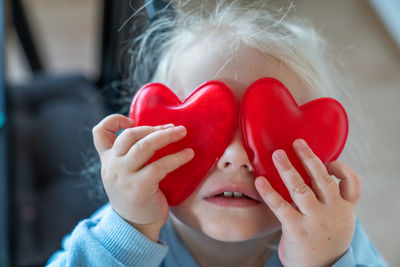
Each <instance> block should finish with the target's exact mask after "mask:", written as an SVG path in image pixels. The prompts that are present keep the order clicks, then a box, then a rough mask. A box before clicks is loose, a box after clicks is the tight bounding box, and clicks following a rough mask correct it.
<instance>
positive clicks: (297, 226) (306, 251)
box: [256, 140, 361, 267]
mask: <svg viewBox="0 0 400 267" xmlns="http://www.w3.org/2000/svg"><path fill="white" fill-rule="evenodd" d="M301 141H302V140H296V141H295V142H294V143H293V147H294V150H295V152H296V154H297V156H298V157H299V159H300V160H301V162H302V164H303V166H304V168H305V169H306V171H307V173H308V175H309V176H310V178H311V179H312V187H313V190H312V189H311V188H310V187H309V186H307V185H306V184H305V183H304V180H303V179H302V178H301V177H300V175H299V174H298V172H297V171H296V169H295V168H294V167H293V166H292V164H291V163H290V161H289V159H288V158H287V156H286V154H285V153H284V151H283V150H277V151H275V152H274V153H273V156H272V158H273V161H274V164H275V166H276V168H277V170H278V172H279V174H280V176H281V178H282V180H283V181H284V183H285V185H286V187H287V188H288V190H289V192H290V195H291V197H292V199H293V201H294V203H295V205H296V207H293V206H292V205H290V204H289V203H288V202H287V201H285V200H284V199H283V198H282V197H281V196H280V195H279V194H278V193H277V192H276V191H275V190H274V189H273V188H272V186H271V185H270V184H269V182H268V181H267V180H266V179H265V178H264V177H258V178H257V179H256V188H257V190H258V193H259V194H260V195H261V197H262V198H263V199H264V201H265V202H266V204H267V205H268V206H269V207H270V209H271V210H272V211H273V212H274V214H275V216H276V217H277V218H278V219H279V221H280V222H281V224H282V237H281V240H280V243H279V248H278V255H279V258H280V260H281V262H282V263H283V264H284V265H285V266H296V267H300V266H307V267H312V266H331V265H332V264H333V263H335V262H336V261H337V260H338V259H339V258H340V257H341V256H342V255H343V254H344V253H345V252H346V251H347V250H348V248H349V247H350V243H351V241H352V239H353V234H354V229H355V224H356V216H355V206H356V204H357V202H358V200H359V198H360V195H361V182H360V178H359V177H358V176H357V174H356V173H355V172H354V171H353V170H352V169H351V168H349V167H348V166H346V165H345V164H344V163H342V162H339V161H333V162H330V163H328V164H326V165H324V164H323V163H322V162H321V161H320V160H319V158H318V157H317V156H316V155H315V154H314V153H313V152H312V151H311V149H310V147H309V146H308V145H307V144H306V143H305V142H301ZM302 144H303V145H302ZM330 175H334V176H335V177H337V178H338V179H340V180H341V181H340V183H339V186H338V185H337V184H336V182H335V180H334V179H333V178H332V177H330Z"/></svg>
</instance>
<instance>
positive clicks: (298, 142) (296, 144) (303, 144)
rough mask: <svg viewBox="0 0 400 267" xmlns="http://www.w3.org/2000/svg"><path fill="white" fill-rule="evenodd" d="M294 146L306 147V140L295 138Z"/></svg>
mask: <svg viewBox="0 0 400 267" xmlns="http://www.w3.org/2000/svg"><path fill="white" fill-rule="evenodd" d="M294 146H295V147H297V148H304V147H306V142H305V141H304V140H303V139H297V140H296V141H294Z"/></svg>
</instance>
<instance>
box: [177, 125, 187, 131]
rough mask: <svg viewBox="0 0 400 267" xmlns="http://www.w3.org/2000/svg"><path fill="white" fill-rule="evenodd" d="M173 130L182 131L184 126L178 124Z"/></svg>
mask: <svg viewBox="0 0 400 267" xmlns="http://www.w3.org/2000/svg"><path fill="white" fill-rule="evenodd" d="M175 130H177V131H178V132H184V131H186V128H185V127H184V126H182V125H180V126H176V127H175Z"/></svg>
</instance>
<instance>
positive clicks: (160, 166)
mask: <svg viewBox="0 0 400 267" xmlns="http://www.w3.org/2000/svg"><path fill="white" fill-rule="evenodd" d="M156 168H157V169H158V170H160V171H162V170H165V169H166V168H168V162H167V161H166V160H159V161H157V163H156Z"/></svg>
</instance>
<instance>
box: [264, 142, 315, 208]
mask: <svg viewBox="0 0 400 267" xmlns="http://www.w3.org/2000/svg"><path fill="white" fill-rule="evenodd" d="M272 159H273V162H274V164H275V167H276V169H277V170H278V172H279V175H280V176H281V178H282V180H283V182H284V184H285V185H286V187H287V189H288V190H289V193H290V195H291V197H292V199H293V201H294V202H295V203H296V205H297V207H298V208H299V209H300V211H301V212H302V213H304V214H308V213H310V212H312V211H313V210H314V209H315V208H316V207H317V205H318V203H319V202H318V199H317V198H316V196H315V194H314V192H313V191H312V190H311V188H310V187H309V186H308V185H306V184H305V182H304V180H303V178H302V177H301V176H300V174H299V173H298V172H297V170H296V169H295V168H294V167H293V165H292V164H291V163H290V161H289V158H288V157H287V155H286V153H285V151H283V150H280V149H278V150H276V151H274V153H273V154H272Z"/></svg>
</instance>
